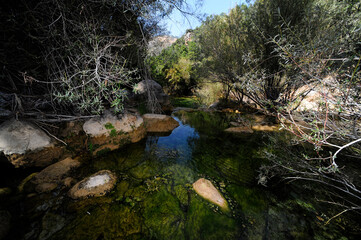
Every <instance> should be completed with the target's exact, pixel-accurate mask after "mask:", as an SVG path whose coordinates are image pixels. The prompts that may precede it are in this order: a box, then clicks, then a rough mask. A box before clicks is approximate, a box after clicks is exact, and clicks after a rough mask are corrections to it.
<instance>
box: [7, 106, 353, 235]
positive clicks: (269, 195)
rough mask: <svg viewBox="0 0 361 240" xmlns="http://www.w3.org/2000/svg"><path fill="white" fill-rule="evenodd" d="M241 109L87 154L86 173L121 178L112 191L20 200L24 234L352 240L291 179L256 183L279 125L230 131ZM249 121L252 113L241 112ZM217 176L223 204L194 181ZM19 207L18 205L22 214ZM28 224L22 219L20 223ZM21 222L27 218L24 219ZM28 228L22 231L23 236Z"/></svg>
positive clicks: (190, 119)
mask: <svg viewBox="0 0 361 240" xmlns="http://www.w3.org/2000/svg"><path fill="white" fill-rule="evenodd" d="M234 117H235V116H234V115H233V116H232V115H230V114H225V113H217V112H214V113H207V112H201V111H194V112H182V111H181V112H178V113H175V114H174V118H175V119H176V120H177V121H178V122H179V124H180V126H179V127H178V128H176V129H174V130H173V132H172V133H170V134H169V135H168V136H156V135H153V136H148V137H147V138H146V139H145V140H143V141H141V142H139V143H136V144H131V145H128V146H126V147H124V148H122V149H120V150H118V151H115V152H111V153H108V154H106V155H105V156H102V157H99V158H94V159H87V160H86V163H85V164H83V166H84V167H82V169H81V170H80V171H79V177H81V176H89V175H91V174H93V173H95V172H97V171H100V170H103V169H108V170H111V171H112V172H114V173H115V174H116V175H117V177H118V181H117V184H116V186H115V188H114V189H113V191H112V192H110V193H109V194H108V195H106V196H104V197H98V198H89V199H85V200H78V201H74V200H71V199H69V198H68V197H67V196H66V193H64V192H58V193H53V194H48V195H41V196H36V197H33V198H31V199H32V200H29V201H25V202H23V203H22V204H21V206H22V207H23V209H21V210H19V211H20V212H21V214H23V215H24V217H23V218H22V219H23V227H24V229H22V230H21V231H19V235H17V234H16V233H14V234H13V237H15V238H16V237H19V238H23V239H79V240H80V239H89V240H90V239H94V240H100V239H173V240H175V239H217V240H218V239H352V238H353V236H354V235H352V236H347V233H345V231H343V229H342V228H341V227H339V225H337V224H333V223H331V224H329V225H325V224H324V220H323V219H322V215H321V213H320V211H319V209H318V208H317V206H315V205H314V202H312V201H308V200H307V198H305V197H304V196H305V195H306V193H305V192H302V189H301V190H300V189H299V188H297V187H294V186H292V184H287V185H286V184H284V183H279V184H276V185H275V186H273V187H265V186H262V185H259V184H257V176H258V175H259V168H260V166H261V165H262V164H267V159H266V157H265V154H264V153H265V151H269V150H270V149H269V148H270V145H271V146H272V141H271V140H272V139H274V138H277V139H281V140H280V141H279V142H282V141H283V142H287V141H289V139H288V138H289V135H288V134H287V133H285V132H282V131H276V132H255V133H252V134H250V133H244V134H238V135H234V134H230V133H225V132H224V129H225V128H227V127H229V126H230V121H232V119H234ZM242 118H243V121H248V120H249V119H251V118H250V117H248V116H246V115H244V116H242ZM199 178H206V179H208V180H210V181H211V182H212V183H213V185H214V186H215V187H216V188H217V189H218V190H219V191H220V192H221V193H222V195H223V196H224V197H225V199H226V200H227V202H228V204H229V206H230V209H231V210H230V211H229V212H223V211H222V210H221V209H219V208H218V207H217V206H216V205H213V204H212V203H210V202H207V201H206V200H204V199H203V198H202V197H200V196H199V195H197V194H196V193H195V192H194V190H193V189H192V184H193V183H194V182H195V181H197V180H198V179H199ZM19 214H20V213H19ZM20 224H21V223H20ZM19 227H20V226H19ZM20 232H21V234H20Z"/></svg>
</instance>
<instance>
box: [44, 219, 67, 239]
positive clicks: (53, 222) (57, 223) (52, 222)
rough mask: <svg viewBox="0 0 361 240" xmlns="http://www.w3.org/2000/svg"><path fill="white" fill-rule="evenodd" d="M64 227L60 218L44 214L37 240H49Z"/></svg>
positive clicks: (63, 221)
mask: <svg viewBox="0 0 361 240" xmlns="http://www.w3.org/2000/svg"><path fill="white" fill-rule="evenodd" d="M64 226H65V219H64V218H63V217H62V216H59V215H56V214H53V213H46V214H45V216H44V217H43V221H42V231H41V233H40V235H39V240H47V239H51V237H52V236H53V235H54V234H55V233H56V232H58V231H59V230H61V229H62V228H63V227H64Z"/></svg>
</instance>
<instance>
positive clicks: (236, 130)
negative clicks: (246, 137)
mask: <svg viewBox="0 0 361 240" xmlns="http://www.w3.org/2000/svg"><path fill="white" fill-rule="evenodd" d="M224 131H225V132H229V133H237V134H239V133H253V130H252V128H250V127H248V126H240V127H230V128H227V129H226V130H224Z"/></svg>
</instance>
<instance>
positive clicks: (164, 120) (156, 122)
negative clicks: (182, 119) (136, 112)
mask: <svg viewBox="0 0 361 240" xmlns="http://www.w3.org/2000/svg"><path fill="white" fill-rule="evenodd" d="M143 119H144V122H145V126H146V130H147V132H171V131H173V129H175V128H176V127H178V126H179V123H178V122H177V121H176V120H175V119H174V118H172V117H171V116H167V115H162V114H144V115H143Z"/></svg>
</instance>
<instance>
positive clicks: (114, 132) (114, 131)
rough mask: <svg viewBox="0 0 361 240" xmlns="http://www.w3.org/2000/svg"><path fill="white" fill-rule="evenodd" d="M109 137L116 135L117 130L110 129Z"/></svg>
mask: <svg viewBox="0 0 361 240" xmlns="http://www.w3.org/2000/svg"><path fill="white" fill-rule="evenodd" d="M109 136H110V137H116V136H117V131H116V130H115V129H112V130H111V131H110V133H109Z"/></svg>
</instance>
